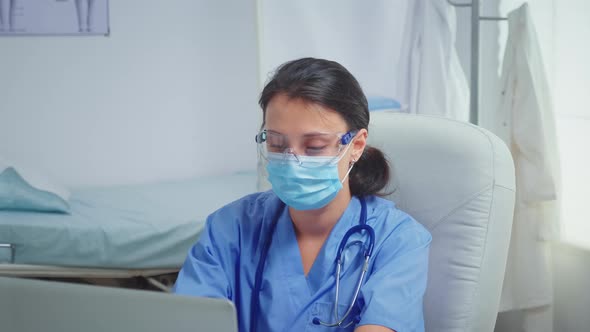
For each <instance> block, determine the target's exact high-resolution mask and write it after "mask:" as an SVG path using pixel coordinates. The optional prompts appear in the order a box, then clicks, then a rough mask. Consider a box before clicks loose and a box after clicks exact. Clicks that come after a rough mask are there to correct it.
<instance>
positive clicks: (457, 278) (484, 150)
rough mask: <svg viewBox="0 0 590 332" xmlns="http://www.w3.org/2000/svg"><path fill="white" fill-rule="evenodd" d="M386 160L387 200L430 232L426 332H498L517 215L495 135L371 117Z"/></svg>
mask: <svg viewBox="0 0 590 332" xmlns="http://www.w3.org/2000/svg"><path fill="white" fill-rule="evenodd" d="M369 144H371V145H373V146H375V147H377V148H379V149H381V151H383V152H384V153H385V154H387V156H388V157H389V160H390V163H391V170H392V172H393V181H392V182H391V185H390V190H395V191H394V192H393V194H391V195H390V196H389V197H388V198H390V199H392V200H393V201H395V202H396V204H397V206H398V207H399V208H400V209H402V210H403V211H406V212H407V213H409V214H410V215H412V216H413V217H414V218H415V219H416V220H418V221H419V222H421V223H422V224H423V225H424V226H426V227H427V228H428V230H430V232H431V234H432V237H433V240H432V244H431V249H430V263H429V264H430V265H429V273H428V287H427V290H426V295H425V298H424V315H425V323H426V331H428V332H433V331H437V332H439V331H440V332H445V331H454V332H458V331H461V332H467V331H469V332H491V331H493V330H494V325H495V321H496V316H497V312H498V306H499V302H500V293H501V290H502V281H503V277H504V270H505V267H506V257H507V253H508V244H509V242H510V232H511V226H512V214H513V209H514V191H515V182H514V166H513V161H512V157H511V155H510V152H509V150H508V148H507V147H506V145H505V144H504V143H503V142H502V141H501V140H500V139H499V138H497V137H496V136H494V135H493V134H491V133H490V132H488V131H486V130H484V129H482V128H479V127H476V126H473V125H470V124H468V123H463V122H457V121H452V120H448V119H444V118H438V117H431V116H420V115H409V114H397V113H385V112H382V113H372V114H371V124H370V126H369Z"/></svg>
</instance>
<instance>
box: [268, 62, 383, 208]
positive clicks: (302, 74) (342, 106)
mask: <svg viewBox="0 0 590 332" xmlns="http://www.w3.org/2000/svg"><path fill="white" fill-rule="evenodd" d="M278 94H284V95H285V96H287V97H289V98H292V99H302V100H305V101H307V102H310V103H314V104H318V105H322V106H324V107H326V108H329V109H332V110H334V111H336V112H338V114H340V115H341V116H342V118H344V121H345V122H346V124H347V125H348V130H360V129H363V128H364V129H367V130H368V127H369V106H368V103H367V98H366V97H365V94H364V93H363V90H362V89H361V86H360V84H359V83H358V81H357V80H356V79H355V78H354V76H352V74H351V73H350V72H349V71H348V70H346V68H344V67H343V66H342V65H340V64H339V63H337V62H334V61H328V60H323V59H314V58H303V59H298V60H293V61H289V62H286V63H284V64H282V65H281V66H279V68H277V70H276V72H275V73H274V75H273V76H272V78H271V80H270V81H269V82H268V83H267V84H266V86H265V87H264V89H263V90H262V93H261V95H260V100H259V101H258V103H259V104H260V107H261V108H262V113H263V126H264V121H265V120H264V119H265V117H266V107H267V106H268V103H269V102H270V100H271V99H272V98H273V97H275V96H276V95H278ZM388 182H389V165H388V163H387V160H386V158H385V155H384V154H383V152H381V151H380V150H379V149H376V148H374V147H370V146H368V145H367V146H366V148H365V150H364V151H363V154H362V156H361V157H360V158H359V160H357V162H356V163H355V166H354V167H353V168H352V170H351V172H350V174H349V185H350V191H351V193H352V194H353V195H355V196H365V195H380V192H381V190H383V189H384V188H385V186H387V183H388Z"/></svg>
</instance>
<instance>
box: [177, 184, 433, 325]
mask: <svg viewBox="0 0 590 332" xmlns="http://www.w3.org/2000/svg"><path fill="white" fill-rule="evenodd" d="M366 203H367V224H368V225H370V226H371V227H373V228H374V230H375V235H376V236H375V247H374V250H373V255H372V257H371V259H370V262H369V268H368V271H367V276H366V277H365V282H364V284H363V285H362V288H361V292H360V294H359V300H358V304H357V306H356V307H355V308H354V311H353V315H352V317H354V316H357V317H358V318H360V322H359V323H358V324H357V325H356V326H360V325H366V324H376V325H382V326H386V327H388V328H390V329H394V330H396V331H398V332H406V331H424V318H423V313H422V298H423V295H424V291H425V289H426V278H427V269H428V248H429V245H430V241H431V236H430V233H429V232H428V231H427V230H426V229H425V228H424V227H423V226H422V225H420V224H419V223H418V222H416V221H415V220H414V219H412V218H411V217H410V216H409V215H407V214H406V213H404V212H402V211H400V210H398V209H397V208H396V207H395V205H394V204H393V203H392V202H391V201H388V200H385V199H382V198H378V197H375V196H369V197H366ZM279 209H280V210H281V211H278V210H279ZM360 211H361V204H360V202H359V200H358V198H356V197H353V199H352V200H351V201H350V203H349V205H348V207H347V209H346V211H345V212H344V213H343V215H342V217H341V218H340V220H339V221H338V223H336V225H335V226H334V228H333V229H332V232H331V233H330V236H329V237H328V239H327V240H326V242H325V243H324V246H323V247H322V249H321V250H320V253H319V254H318V256H317V258H316V260H315V262H314V263H313V266H312V267H311V270H310V271H309V273H308V275H307V277H306V276H305V275H304V273H303V264H302V261H301V255H300V252H299V247H298V244H297V239H296V236H295V230H294V227H293V223H292V221H291V217H290V216H289V212H288V208H287V207H286V206H285V205H284V204H282V203H281V202H280V200H279V198H278V197H277V196H276V195H275V194H274V193H273V192H272V191H267V192H263V193H256V194H252V195H249V196H246V197H244V198H242V199H240V200H237V201H235V202H233V203H231V204H228V205H226V206H225V207H223V208H221V209H219V210H217V211H216V212H214V213H213V214H211V215H210V216H209V217H208V219H207V224H206V227H205V229H204V230H203V233H202V234H201V237H200V238H199V240H198V242H197V243H196V244H195V245H194V246H193V247H192V248H191V250H190V251H189V253H188V257H187V258H186V261H185V262H184V265H183V266H182V269H181V270H180V273H179V274H178V279H177V281H176V284H175V286H174V291H175V292H176V293H178V294H185V295H194V296H207V297H217V298H227V299H229V300H231V301H233V302H234V304H235V306H236V310H237V312H238V324H239V330H240V331H243V332H244V331H248V328H249V326H250V299H251V296H252V289H253V287H254V278H255V273H256V267H257V266H258V260H259V257H260V255H261V252H262V248H263V246H264V241H265V239H266V238H267V237H268V236H269V229H270V226H271V224H272V222H273V218H274V217H275V216H276V215H280V217H279V220H278V224H277V226H276V230H275V233H274V235H273V238H272V242H271V246H270V249H269V252H268V256H267V259H266V264H265V268H264V273H263V278H262V287H261V292H260V317H258V331H273V332H276V331H353V330H354V328H355V326H350V327H348V328H346V329H343V328H330V327H324V326H319V325H314V324H313V323H312V320H313V318H314V317H318V318H319V319H320V320H322V321H325V322H330V323H332V322H334V320H335V319H334V317H333V305H334V298H335V291H334V288H335V279H336V278H335V270H336V269H335V266H336V264H335V261H334V260H335V257H336V251H337V249H338V245H339V244H340V241H341V240H342V237H343V236H344V234H345V233H346V232H347V231H348V230H349V229H350V228H351V227H352V226H355V225H358V224H359V219H360ZM356 240H361V241H363V240H364V241H365V242H366V241H367V236H366V235H363V234H359V233H357V234H355V235H354V236H352V237H351V239H350V240H349V241H348V243H354V242H355V241H356ZM361 249H362V248H361V245H360V244H358V243H357V244H352V245H350V246H349V247H348V249H347V250H345V252H344V254H343V256H344V266H343V271H342V272H341V281H340V298H339V302H340V303H339V314H340V315H341V316H342V315H343V314H344V313H345V312H346V310H347V308H348V306H349V304H350V302H351V300H352V296H353V293H354V290H355V286H356V283H357V282H358V280H359V277H360V273H361V267H362V263H363V257H362V254H361V252H360V250H361ZM347 321H348V320H347Z"/></svg>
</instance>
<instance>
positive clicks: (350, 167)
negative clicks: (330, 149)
mask: <svg viewBox="0 0 590 332" xmlns="http://www.w3.org/2000/svg"><path fill="white" fill-rule="evenodd" d="M354 163H356V159H354V158H353V159H352V160H351V161H350V164H349V165H350V166H348V172H346V174H345V175H344V178H342V181H340V183H344V181H346V178H347V177H348V174H350V171H352V168H353V167H354Z"/></svg>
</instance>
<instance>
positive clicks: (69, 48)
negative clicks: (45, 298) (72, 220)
mask: <svg viewBox="0 0 590 332" xmlns="http://www.w3.org/2000/svg"><path fill="white" fill-rule="evenodd" d="M70 1H71V0H70ZM110 14H111V18H110V23H111V36H110V37H106V38H105V37H90V38H88V37H26V38H2V39H0V156H2V155H4V156H5V157H6V156H8V157H12V158H16V159H21V160H23V159H24V160H25V161H27V162H30V163H32V164H36V165H38V166H39V167H41V168H43V169H45V170H47V171H49V173H51V174H53V175H55V176H56V177H57V178H59V179H61V180H62V182H64V183H65V184H66V185H69V186H79V185H110V184H120V183H135V182H144V181H154V180H159V179H166V178H182V177H186V176H192V175H199V174H210V173H218V172H226V171H233V170H238V169H254V167H255V164H256V159H255V151H256V150H255V146H254V144H253V137H254V134H255V132H256V130H257V128H258V126H259V123H258V122H259V112H260V111H259V110H258V108H257V105H256V99H257V94H258V87H257V73H258V70H257V47H256V10H255V6H254V1H253V0H252V1H244V0H216V1H194V0H166V1H146V0H126V1H111V2H110Z"/></svg>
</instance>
